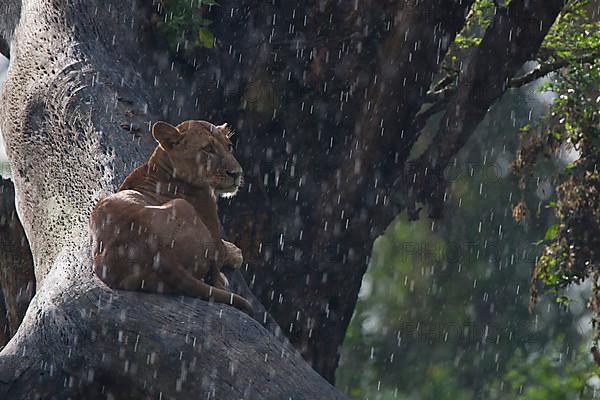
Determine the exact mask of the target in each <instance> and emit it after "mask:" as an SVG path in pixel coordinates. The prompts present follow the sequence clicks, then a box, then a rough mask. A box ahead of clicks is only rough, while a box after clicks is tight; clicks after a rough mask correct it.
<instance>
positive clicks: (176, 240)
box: [90, 121, 252, 314]
mask: <svg viewBox="0 0 600 400" xmlns="http://www.w3.org/2000/svg"><path fill="white" fill-rule="evenodd" d="M152 136H154V138H155V139H156V141H157V142H158V146H157V147H156V149H155V150H154V152H153V153H152V155H151V156H150V158H149V159H148V161H147V162H146V163H145V164H143V165H141V166H140V167H138V168H137V169H135V170H134V171H133V172H132V173H131V174H130V175H129V176H128V177H127V178H126V179H125V181H124V182H123V184H122V185H121V187H120V188H119V191H118V192H117V193H115V194H113V195H110V196H108V197H106V198H104V199H103V200H101V201H100V202H99V203H98V205H97V206H96V207H95V209H94V211H93V212H92V215H91V218H90V231H91V234H92V251H93V258H94V272H95V273H96V274H97V275H98V276H99V277H100V279H102V280H103V281H104V282H105V283H106V284H107V285H108V286H110V287H112V288H115V289H124V290H141V291H147V292H157V293H166V294H181V295H186V296H193V297H199V298H202V299H205V300H209V299H210V300H214V301H215V302H219V303H227V304H231V305H233V306H235V307H237V308H239V309H241V310H242V311H244V312H246V313H248V314H251V312H252V308H251V306H250V303H249V302H248V301H247V300H246V299H244V298H242V297H240V296H238V295H236V294H233V293H231V292H230V291H228V290H227V280H226V278H225V276H224V275H223V274H222V273H221V268H222V267H223V266H225V265H228V266H231V267H233V268H239V267H240V265H241V264H242V261H243V259H242V252H241V250H240V249H239V248H237V247H236V246H235V245H234V244H232V243H229V242H226V241H224V240H222V239H221V237H220V235H219V220H218V216H217V202H216V195H221V196H225V197H228V196H233V195H235V193H236V192H237V190H238V188H239V186H240V184H241V179H242V168H241V167H240V164H239V163H238V161H237V160H236V159H235V157H234V156H233V154H232V145H231V141H230V131H229V129H228V128H227V125H226V124H224V125H221V126H215V125H213V124H211V123H209V122H206V121H186V122H183V123H181V124H179V125H178V126H177V127H175V126H173V125H170V124H168V123H166V122H157V123H155V124H154V126H153V127H152ZM205 280H206V282H205Z"/></svg>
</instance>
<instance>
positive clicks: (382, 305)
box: [336, 82, 600, 400]
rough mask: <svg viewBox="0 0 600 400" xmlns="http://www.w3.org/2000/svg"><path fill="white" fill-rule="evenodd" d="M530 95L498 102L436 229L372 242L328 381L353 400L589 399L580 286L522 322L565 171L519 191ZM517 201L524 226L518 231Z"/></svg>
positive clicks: (533, 174)
mask: <svg viewBox="0 0 600 400" xmlns="http://www.w3.org/2000/svg"><path fill="white" fill-rule="evenodd" d="M540 84H541V82H537V84H533V85H530V86H529V87H526V88H523V89H519V90H514V91H511V92H508V93H506V94H505V95H504V97H503V98H502V100H501V101H500V102H499V103H498V104H497V105H496V106H495V107H494V108H493V109H492V110H491V111H490V112H489V113H488V115H487V117H486V119H485V120H484V121H483V123H482V124H481V125H480V126H479V128H478V132H476V133H475V134H474V135H473V136H472V138H473V139H472V140H471V141H470V142H469V143H468V144H467V146H465V148H464V149H463V151H462V152H461V153H460V155H459V157H458V158H457V160H456V163H455V165H454V166H452V167H450V168H449V169H448V170H447V171H446V176H447V177H449V178H450V180H451V182H452V183H451V186H450V190H449V195H448V197H447V201H446V202H447V209H446V212H445V216H444V219H443V220H441V221H436V222H435V223H433V222H432V221H431V220H428V219H425V218H423V219H421V220H419V221H416V222H409V221H408V220H407V218H406V216H405V215H402V216H400V217H399V218H398V219H397V221H396V222H395V224H393V225H392V226H391V227H390V228H389V229H388V230H387V232H386V234H385V235H384V236H382V237H380V238H379V239H378V240H377V241H376V242H375V245H374V250H373V255H372V258H371V262H370V265H369V269H368V271H367V274H366V275H365V277H364V279H363V283H362V287H361V291H360V294H359V301H358V305H357V308H356V311H355V313H354V316H353V319H352V322H351V324H350V329H349V331H348V334H347V336H346V340H345V343H344V347H343V352H342V358H341V363H340V367H339V369H338V371H337V377H336V378H337V381H336V382H337V386H339V387H340V388H341V389H342V390H344V391H345V392H346V393H348V394H349V395H350V396H352V397H353V398H361V399H453V400H457V399H515V398H519V399H540V400H541V399H557V400H558V399H582V398H596V397H597V396H596V394H595V391H596V389H600V379H599V378H598V376H597V375H596V374H597V369H596V367H595V364H594V363H593V361H592V356H591V354H590V353H589V347H590V343H591V339H592V336H593V332H592V325H591V314H590V313H589V312H588V310H587V308H586V302H587V298H588V297H589V295H590V293H591V287H590V285H585V284H584V285H581V286H578V287H573V288H572V289H571V290H570V291H569V292H568V297H569V303H568V304H563V305H558V304H557V303H555V302H554V301H553V298H550V296H549V298H546V299H542V301H540V302H539V303H538V304H537V306H535V308H534V309H533V310H532V312H531V313H529V311H528V305H529V300H530V291H529V287H530V279H531V271H532V268H533V265H534V263H535V261H536V259H537V257H538V256H539V253H540V252H541V250H542V246H540V245H539V244H538V243H535V242H534V240H536V239H535V238H543V237H544V235H545V232H546V231H547V229H548V227H550V226H552V225H553V224H554V223H555V221H554V216H553V213H552V211H551V209H550V208H549V207H548V204H549V203H550V201H551V200H552V197H553V195H554V193H553V188H554V187H555V182H553V181H552V179H554V178H553V176H556V171H557V170H559V169H562V168H564V165H565V164H566V163H567V162H570V161H573V159H575V158H576V157H577V154H576V152H574V151H572V150H569V149H565V151H564V152H561V154H560V156H558V157H556V158H551V159H547V160H545V161H544V162H542V163H540V165H539V166H538V167H537V168H536V170H534V171H530V173H529V176H528V178H527V179H528V182H527V188H526V190H525V191H524V192H521V191H520V190H519V187H518V179H517V177H515V176H514V174H512V173H511V170H510V164H511V163H512V161H513V160H514V158H515V154H516V151H517V148H518V144H519V128H520V127H521V126H524V125H526V124H530V123H532V122H534V121H535V120H536V119H537V118H539V117H540V116H541V115H542V114H543V113H544V112H546V111H547V107H548V106H549V105H550V102H551V101H552V97H551V96H550V95H549V94H548V93H543V92H542V93H541V92H540V91H539V89H538V88H539V87H540ZM433 122H436V121H433ZM426 129H427V128H426ZM432 130H433V129H432ZM422 144H423V147H424V145H425V143H422ZM417 152H418V150H417ZM521 197H523V200H525V204H527V205H528V206H529V209H528V210H527V212H528V214H529V217H530V218H527V219H525V220H523V222H521V223H517V222H516V221H515V218H513V211H512V207H511V204H515V203H517V202H518V201H519V199H520V198H521ZM532 205H534V206H535V208H533V207H531V206H532Z"/></svg>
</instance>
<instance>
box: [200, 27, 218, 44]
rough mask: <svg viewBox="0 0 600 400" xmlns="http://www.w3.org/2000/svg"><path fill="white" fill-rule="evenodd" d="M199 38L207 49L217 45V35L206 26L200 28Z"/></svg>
mask: <svg viewBox="0 0 600 400" xmlns="http://www.w3.org/2000/svg"><path fill="white" fill-rule="evenodd" d="M198 39H199V40H200V43H202V46H204V47H206V48H207V49H212V48H213V47H214V46H215V35H213V34H212V32H211V31H209V30H208V29H206V28H202V29H200V31H199V33H198Z"/></svg>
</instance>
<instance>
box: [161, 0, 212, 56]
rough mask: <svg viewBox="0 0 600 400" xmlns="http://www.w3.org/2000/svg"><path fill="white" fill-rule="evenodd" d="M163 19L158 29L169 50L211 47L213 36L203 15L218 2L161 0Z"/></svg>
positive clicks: (206, 0) (208, 20) (209, 0)
mask: <svg viewBox="0 0 600 400" xmlns="http://www.w3.org/2000/svg"><path fill="white" fill-rule="evenodd" d="M161 4H162V6H163V14H164V19H163V21H162V22H161V24H160V26H159V29H160V32H161V33H162V35H163V36H164V37H165V38H166V39H167V42H168V43H169V46H170V47H171V50H173V51H178V50H182V49H183V50H191V49H193V48H195V47H205V48H209V49H210V48H213V46H214V43H215V37H214V35H213V33H212V32H211V31H210V29H209V27H210V25H211V24H212V21H211V20H210V19H208V18H206V17H205V15H206V13H207V10H208V8H209V7H211V6H216V5H218V3H217V2H216V1H214V0H191V1H190V0H161Z"/></svg>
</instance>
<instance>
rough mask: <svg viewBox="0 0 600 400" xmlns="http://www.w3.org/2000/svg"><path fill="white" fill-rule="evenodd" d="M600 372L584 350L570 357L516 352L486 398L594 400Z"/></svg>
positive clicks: (549, 351) (579, 350)
mask: <svg viewBox="0 0 600 400" xmlns="http://www.w3.org/2000/svg"><path fill="white" fill-rule="evenodd" d="M599 375H600V368H598V367H596V366H595V365H594V364H593V363H592V362H590V355H589V353H588V352H587V351H586V350H585V348H584V347H583V346H582V347H581V348H579V349H578V350H577V351H575V352H571V354H569V353H567V354H565V353H562V352H560V351H557V350H555V349H552V348H549V349H548V350H546V352H544V353H533V354H530V355H527V354H526V353H525V352H523V351H522V350H520V349H519V350H517V351H516V352H515V354H513V356H512V357H511V359H510V360H509V362H508V368H507V371H506V373H504V374H503V375H502V376H500V377H499V378H497V379H495V380H494V381H493V382H492V383H491V384H490V386H489V389H488V390H487V393H486V395H485V398H487V399H490V400H494V399H514V398H519V399H528V400H567V399H592V398H595V396H594V393H595V391H597V390H598V385H599V383H600V378H599Z"/></svg>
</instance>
